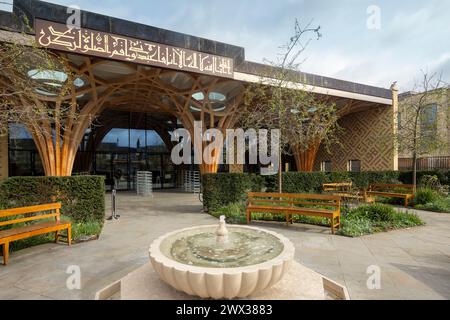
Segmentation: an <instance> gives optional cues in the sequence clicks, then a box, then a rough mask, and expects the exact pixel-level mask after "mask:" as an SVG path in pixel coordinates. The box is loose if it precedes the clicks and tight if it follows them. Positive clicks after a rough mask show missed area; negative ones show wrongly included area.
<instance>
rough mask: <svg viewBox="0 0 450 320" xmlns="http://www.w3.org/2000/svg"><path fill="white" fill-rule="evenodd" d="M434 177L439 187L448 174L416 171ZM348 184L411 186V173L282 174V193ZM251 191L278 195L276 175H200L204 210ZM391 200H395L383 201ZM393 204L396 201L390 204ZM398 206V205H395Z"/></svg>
mask: <svg viewBox="0 0 450 320" xmlns="http://www.w3.org/2000/svg"><path fill="white" fill-rule="evenodd" d="M430 175H433V176H437V177H438V179H439V181H440V183H441V184H442V185H448V184H449V177H450V171H433V172H419V173H418V179H419V180H420V179H421V178H422V177H423V176H430ZM342 181H352V182H353V185H354V187H355V188H357V189H366V188H368V187H369V185H370V184H373V183H394V184H398V183H404V184H411V183H412V173H411V172H398V171H380V172H369V171H367V172H332V173H324V172H312V173H305V172H285V173H283V192H286V193H321V192H322V185H323V184H324V183H333V182H342ZM250 191H254V192H259V191H267V192H278V176H277V175H273V176H259V175H255V174H245V173H243V174H236V173H220V174H207V175H204V176H203V198H204V204H205V207H206V208H208V210H215V209H218V208H221V207H223V206H226V205H228V204H230V203H236V202H245V201H246V193H247V192H250ZM386 201H389V203H391V201H398V200H386ZM392 203H397V202H392ZM398 203H399V204H400V202H398Z"/></svg>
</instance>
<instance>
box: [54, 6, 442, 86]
mask: <svg viewBox="0 0 450 320" xmlns="http://www.w3.org/2000/svg"><path fill="white" fill-rule="evenodd" d="M48 2H53V3H57V4H62V5H77V6H79V7H80V8H81V9H83V10H88V11H93V12H96V13H101V14H105V15H109V16H113V17H118V18H122V19H126V20H131V21H135V22H140V23H144V24H148V25H152V26H157V27H160V28H165V29H169V30H173V31H178V32H183V33H187V34H191V35H196V36H201V37H205V38H208V39H212V40H216V41H221V42H226V43H230V44H234V45H238V46H242V47H244V48H245V52H246V60H249V61H255V62H263V61H264V59H268V60H272V61H273V60H275V59H276V57H277V55H278V54H279V53H280V49H279V47H280V46H281V45H283V44H285V43H286V42H287V41H288V40H289V38H290V37H291V36H292V35H293V34H294V22H295V19H298V20H299V21H300V24H301V25H305V24H306V23H308V22H310V21H311V20H313V25H314V26H316V25H320V26H321V33H322V35H323V36H322V38H321V39H320V40H316V39H315V38H314V39H313V40H312V41H311V43H310V44H309V46H308V48H307V50H306V51H305V52H304V54H303V56H302V58H301V59H302V60H303V59H305V61H304V62H303V64H302V67H301V69H302V71H304V72H310V73H315V74H319V75H323V76H329V77H335V78H338V79H344V80H349V81H354V82H359V83H364V84H369V85H375V86H381V87H386V88H388V87H389V86H390V85H391V84H392V83H393V82H394V81H398V85H399V87H400V89H401V90H402V91H408V90H412V89H414V85H415V83H417V82H418V81H419V80H420V76H421V70H424V71H426V72H428V73H434V72H438V73H441V72H442V73H443V78H444V80H446V81H447V82H450V23H448V22H449V21H450V1H449V0H426V1H425V0H396V1H392V0H379V1H375V0H339V1H335V0H334V1H333V0H276V1H275V0H274V1H268V0H220V1H218V0H189V1H182V0H166V1H161V0H159V1H156V0H127V1H124V0H95V1H92V0H50V1H48ZM374 6H375V7H374ZM378 13H379V14H378ZM378 17H379V19H377V18H378ZM368 22H369V27H368ZM309 37H310V36H308V38H309ZM305 40H307V39H306V38H305Z"/></svg>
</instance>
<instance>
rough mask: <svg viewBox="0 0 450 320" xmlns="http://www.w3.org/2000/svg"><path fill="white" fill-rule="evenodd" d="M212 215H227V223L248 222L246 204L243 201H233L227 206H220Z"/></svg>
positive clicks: (217, 216)
mask: <svg viewBox="0 0 450 320" xmlns="http://www.w3.org/2000/svg"><path fill="white" fill-rule="evenodd" d="M211 215H212V216H214V217H216V218H219V217H220V216H225V217H226V220H227V223H230V224H244V223H246V222H247V218H246V216H245V205H244V204H242V203H231V204H229V205H227V206H225V207H222V208H219V209H217V210H215V211H214V212H212V213H211Z"/></svg>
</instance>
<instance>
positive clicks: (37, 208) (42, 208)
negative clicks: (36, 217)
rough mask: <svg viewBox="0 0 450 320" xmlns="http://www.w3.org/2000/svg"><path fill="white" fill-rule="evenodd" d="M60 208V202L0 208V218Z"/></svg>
mask: <svg viewBox="0 0 450 320" xmlns="http://www.w3.org/2000/svg"><path fill="white" fill-rule="evenodd" d="M59 209H61V203H50V204H44V205H38V206H30V207H22V208H13V209H6V210H0V218H7V217H12V216H20V215H23V214H30V213H37V212H44V211H52V210H59Z"/></svg>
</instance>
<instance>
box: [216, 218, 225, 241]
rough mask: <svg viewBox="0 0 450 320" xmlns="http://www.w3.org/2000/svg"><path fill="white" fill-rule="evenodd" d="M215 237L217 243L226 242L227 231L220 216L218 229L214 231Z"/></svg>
mask: <svg viewBox="0 0 450 320" xmlns="http://www.w3.org/2000/svg"><path fill="white" fill-rule="evenodd" d="M216 235H217V242H218V243H226V242H228V229H227V222H226V221H225V216H220V222H219V227H218V228H217V230H216Z"/></svg>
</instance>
